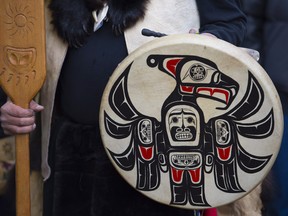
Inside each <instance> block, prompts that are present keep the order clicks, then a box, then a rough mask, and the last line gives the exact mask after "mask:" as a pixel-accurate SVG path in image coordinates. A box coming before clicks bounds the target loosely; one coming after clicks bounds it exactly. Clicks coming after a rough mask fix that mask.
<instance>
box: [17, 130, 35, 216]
mask: <svg viewBox="0 0 288 216" xmlns="http://www.w3.org/2000/svg"><path fill="white" fill-rule="evenodd" d="M29 156H30V152H29V134H18V135H16V148H15V159H16V165H15V171H16V215H17V216H30V215H31V200H30V159H29Z"/></svg>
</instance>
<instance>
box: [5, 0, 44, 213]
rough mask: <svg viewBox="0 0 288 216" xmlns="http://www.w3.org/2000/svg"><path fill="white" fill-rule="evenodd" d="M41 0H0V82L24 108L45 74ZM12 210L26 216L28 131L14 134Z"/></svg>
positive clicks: (42, 5)
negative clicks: (14, 177) (14, 178)
mask: <svg viewBox="0 0 288 216" xmlns="http://www.w3.org/2000/svg"><path fill="white" fill-rule="evenodd" d="M44 30H45V20H44V0H1V7H0V32H1V33H0V82H1V87H2V88H3V90H4V91H5V92H6V94H7V95H8V97H9V98H10V99H11V100H12V102H13V103H15V104H16V105H19V106H21V107H23V108H28V107H29V103H30V101H31V100H32V99H33V98H34V96H35V95H36V94H37V92H38V91H39V90H40V88H41V86H42V84H43V82H44V79H45V75H46V61H45V60H46V58H45V31H44ZM15 160H16V213H17V216H30V211H31V210H30V208H31V207H30V159H29V134H20V135H17V136H16V155H15Z"/></svg>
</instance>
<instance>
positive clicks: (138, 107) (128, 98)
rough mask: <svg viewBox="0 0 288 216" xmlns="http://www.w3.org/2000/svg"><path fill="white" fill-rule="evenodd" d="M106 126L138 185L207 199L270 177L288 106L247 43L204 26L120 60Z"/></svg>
mask: <svg viewBox="0 0 288 216" xmlns="http://www.w3.org/2000/svg"><path fill="white" fill-rule="evenodd" d="M100 129H101V136H102V140H103V143H104V145H105V148H106V150H107V154H108V155H109V157H110V159H111V162H112V163H113V164H114V166H115V168H116V169H117V171H118V172H119V173H120V175H121V176H122V177H123V178H124V179H125V180H126V181H127V182H128V183H129V184H130V185H131V186H132V187H134V188H135V189H136V190H138V191H139V192H141V193H143V194H144V195H146V196H148V197H150V198H151V199H153V200H155V201H157V202H160V203H163V204H167V205H172V206H176V207H180V208H189V209H205V208H211V207H217V206H220V205H224V204H227V203H230V202H233V201H235V200H237V199H239V198H241V197H243V196H244V195H246V194H247V193H249V192H250V191H251V190H252V189H253V188H255V187H256V186H257V185H258V184H259V183H260V182H261V181H262V180H263V179H264V178H265V176H266V175H267V173H268V172H269V170H270V169H271V167H272V165H273V163H274V161H275V158H276V157H277V154H278V151H279V148H280V143H281V139H282V133H283V116H282V108H281V104H280V101H279V96H278V94H277V92H276V89H275V87H274V85H273V83H272V81H271V80H270V78H269V77H268V75H267V74H266V72H265V71H264V70H263V68H262V67H261V66H260V65H259V64H258V63H257V62H256V61H255V60H254V59H253V58H252V57H251V56H249V55H248V54H247V53H246V52H245V51H243V50H241V49H240V48H238V47H235V46H233V45H231V44H229V43H227V42H224V41H222V40H219V39H216V38H212V37H208V36H204V35H192V34H187V35H172V36H165V37H163V38H158V39H155V40H153V41H152V42H149V43H147V44H145V45H144V46H142V47H140V48H139V49H137V50H136V51H134V52H133V53H131V54H130V55H129V56H128V57H127V58H126V59H125V60H124V61H123V62H122V63H121V64H120V65H119V66H118V67H117V68H116V70H115V72H114V73H113V75H112V76H111V78H110V80H109V82H108V84H107V86H106V89H105V91H104V94H103V98H102V103H101V109H100ZM123 196H125V194H123Z"/></svg>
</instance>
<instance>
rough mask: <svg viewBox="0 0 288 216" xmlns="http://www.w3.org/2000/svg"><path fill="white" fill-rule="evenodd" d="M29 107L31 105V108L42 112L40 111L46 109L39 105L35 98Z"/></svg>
mask: <svg viewBox="0 0 288 216" xmlns="http://www.w3.org/2000/svg"><path fill="white" fill-rule="evenodd" d="M29 107H30V109H32V110H33V111H35V112H40V111H42V110H44V107H43V106H41V105H39V104H38V103H36V102H35V101H34V100H32V101H31V102H30V106H29Z"/></svg>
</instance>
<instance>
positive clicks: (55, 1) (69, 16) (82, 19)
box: [49, 0, 149, 47]
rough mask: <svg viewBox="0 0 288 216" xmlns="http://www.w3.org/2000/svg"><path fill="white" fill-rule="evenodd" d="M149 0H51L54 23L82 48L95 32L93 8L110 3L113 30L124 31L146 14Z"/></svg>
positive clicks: (66, 39)
mask: <svg viewBox="0 0 288 216" xmlns="http://www.w3.org/2000/svg"><path fill="white" fill-rule="evenodd" d="M148 2H149V0H51V3H50V5H49V8H50V10H51V12H52V23H53V24H54V26H55V28H56V30H57V32H58V34H59V36H60V37H61V38H62V39H63V40H64V41H65V42H67V43H68V44H69V45H70V46H74V47H79V46H82V45H83V44H84V43H85V40H86V38H87V37H88V36H89V35H90V34H91V33H92V32H93V26H94V19H93V16H92V11H93V10H99V9H101V8H102V7H103V5H104V4H106V3H107V4H108V6H109V11H108V19H109V21H110V22H111V23H112V28H113V32H114V33H115V34H122V33H123V31H124V30H125V29H127V28H130V27H132V26H133V25H134V24H136V23H137V21H138V20H140V19H142V18H143V17H144V15H145V11H146V5H147V3H148Z"/></svg>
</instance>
